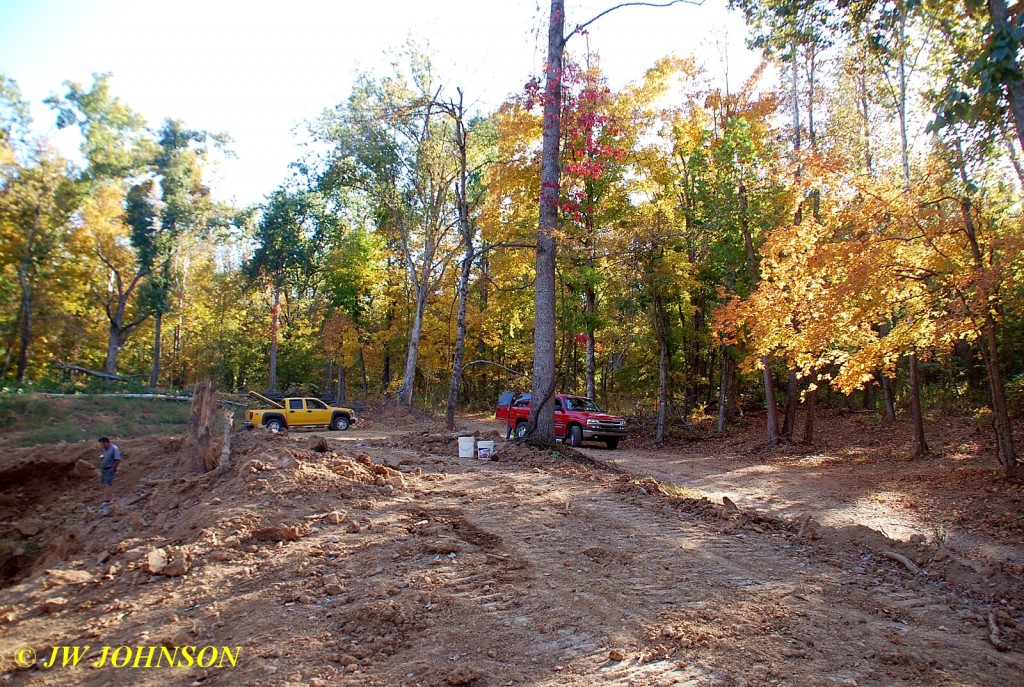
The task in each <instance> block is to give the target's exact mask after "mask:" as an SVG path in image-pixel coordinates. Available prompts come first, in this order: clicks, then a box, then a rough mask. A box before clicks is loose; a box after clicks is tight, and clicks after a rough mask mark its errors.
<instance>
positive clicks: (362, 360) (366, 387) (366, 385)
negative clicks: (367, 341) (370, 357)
mask: <svg viewBox="0 0 1024 687" xmlns="http://www.w3.org/2000/svg"><path fill="white" fill-rule="evenodd" d="M359 371H360V373H361V374H362V377H363V399H364V400H365V399H366V397H367V396H369V395H370V379H369V377H367V376H366V356H365V355H364V354H363V344H361V343H360V344H359Z"/></svg>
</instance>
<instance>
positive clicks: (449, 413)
mask: <svg viewBox="0 0 1024 687" xmlns="http://www.w3.org/2000/svg"><path fill="white" fill-rule="evenodd" d="M473 253H474V251H473V243H472V241H470V243H469V245H468V247H467V249H466V254H465V257H464V258H463V260H462V272H461V273H460V274H459V283H458V291H459V308H458V315H457V316H456V323H455V351H454V352H453V354H452V378H451V381H450V382H449V384H448V401H447V403H446V405H445V414H444V416H445V426H447V427H448V430H449V431H451V430H454V429H455V408H456V406H457V405H458V401H459V386H460V384H461V381H462V359H463V356H464V355H465V349H466V310H467V305H468V301H469V277H470V275H471V274H472V270H473Z"/></svg>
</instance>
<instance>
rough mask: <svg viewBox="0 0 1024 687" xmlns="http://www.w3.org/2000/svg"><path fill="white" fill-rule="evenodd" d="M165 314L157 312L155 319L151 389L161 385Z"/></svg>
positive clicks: (150, 378)
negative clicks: (162, 339)
mask: <svg viewBox="0 0 1024 687" xmlns="http://www.w3.org/2000/svg"><path fill="white" fill-rule="evenodd" d="M163 323H164V314H163V313H162V312H160V311H159V310H157V311H156V313H155V315H154V319H153V371H152V372H151V373H150V375H149V387H150V388H151V389H155V388H157V386H159V384H160V338H161V334H162V332H163Z"/></svg>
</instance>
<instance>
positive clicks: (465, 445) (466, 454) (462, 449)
mask: <svg viewBox="0 0 1024 687" xmlns="http://www.w3.org/2000/svg"><path fill="white" fill-rule="evenodd" d="M475 441H476V437H459V458H472V457H473V442H475Z"/></svg>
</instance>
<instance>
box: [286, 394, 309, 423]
mask: <svg viewBox="0 0 1024 687" xmlns="http://www.w3.org/2000/svg"><path fill="white" fill-rule="evenodd" d="M286 412H287V414H288V417H287V418H286V420H287V422H288V426H289V427H298V426H299V425H305V424H308V423H307V421H306V408H305V406H304V405H303V403H302V399H301V398H289V399H288V408H287V410H286Z"/></svg>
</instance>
